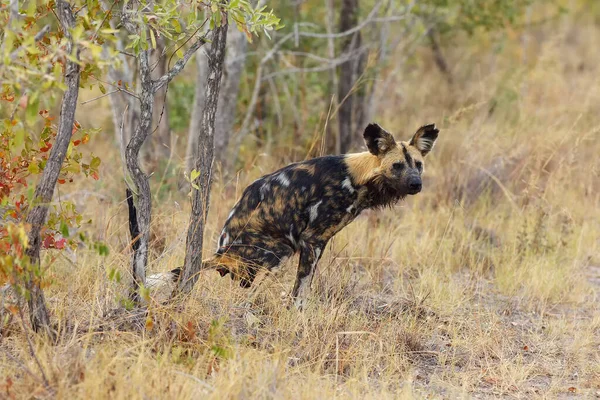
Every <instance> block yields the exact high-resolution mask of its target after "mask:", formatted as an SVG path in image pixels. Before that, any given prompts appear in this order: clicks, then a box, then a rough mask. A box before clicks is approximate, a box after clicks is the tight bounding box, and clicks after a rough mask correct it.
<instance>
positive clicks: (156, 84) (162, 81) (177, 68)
mask: <svg viewBox="0 0 600 400" xmlns="http://www.w3.org/2000/svg"><path fill="white" fill-rule="evenodd" d="M199 29H200V28H199ZM205 43H206V36H202V37H199V38H198V40H196V41H195V42H194V44H192V45H191V46H190V48H189V49H187V50H186V51H185V53H184V54H183V58H182V59H180V60H178V61H177V62H176V63H175V65H174V66H173V68H171V69H170V70H169V72H167V73H166V74H164V75H163V76H161V77H160V78H158V79H157V80H155V81H153V87H152V91H153V93H156V92H158V91H159V90H160V88H162V87H163V86H164V85H166V84H168V83H169V82H171V81H172V80H173V78H175V77H176V76H177V74H179V73H180V72H181V70H182V69H183V68H184V67H185V64H187V62H188V60H189V59H190V58H191V57H192V56H193V55H194V53H195V52H196V51H197V50H198V49H199V48H200V47H202V46H203V45H204V44H205Z"/></svg>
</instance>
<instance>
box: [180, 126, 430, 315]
mask: <svg viewBox="0 0 600 400" xmlns="http://www.w3.org/2000/svg"><path fill="white" fill-rule="evenodd" d="M438 132H439V131H438V129H436V128H435V125H426V126H423V127H421V128H419V130H417V132H416V133H415V134H414V136H413V137H412V139H411V140H410V141H409V142H396V141H395V140H394V138H393V136H392V135H391V134H390V133H388V132H387V131H385V130H384V129H382V128H381V127H380V126H379V125H377V124H370V125H368V126H367V127H366V129H365V131H364V134H363V137H364V140H365V143H366V145H367V148H368V150H369V151H367V152H363V153H355V154H346V155H340V156H325V157H318V158H314V159H311V160H308V161H304V162H299V163H295V164H291V165H288V166H287V167H284V168H282V169H280V170H278V171H276V172H273V173H272V174H269V175H265V176H263V177H261V178H259V179H257V180H256V181H254V182H253V183H252V184H250V185H249V186H248V187H247V188H246V189H245V190H244V192H243V194H242V197H241V199H240V200H239V201H238V202H237V204H236V205H235V206H234V207H233V209H232V210H231V213H230V214H229V217H228V218H227V221H225V226H224V227H223V230H222V231H221V234H220V237H219V243H218V248H217V251H216V254H214V256H213V257H211V258H210V259H208V260H205V261H203V268H214V269H217V271H219V273H220V274H221V276H225V275H226V274H228V273H231V275H232V279H234V278H235V279H239V280H240V284H241V286H242V287H250V285H251V284H252V282H253V280H254V278H255V276H256V274H257V272H258V271H259V269H261V268H265V269H267V270H269V271H270V270H273V269H275V268H278V267H280V266H281V265H282V264H283V263H284V262H285V260H287V259H288V258H290V257H291V256H292V255H294V254H295V253H296V252H300V263H299V265H298V271H297V276H296V283H295V285H294V289H293V291H292V297H293V298H294V299H295V305H296V307H298V308H302V307H303V305H304V302H305V300H306V297H307V295H308V292H309V289H310V286H311V281H312V278H313V276H314V273H315V269H316V266H317V263H318V262H319V258H320V257H321V255H322V254H323V250H324V249H325V246H326V245H327V242H328V241H329V239H331V238H332V237H333V236H334V235H335V234H336V233H338V232H339V231H340V230H341V229H342V228H344V227H345V226H346V225H348V224H349V223H350V222H352V221H353V220H354V219H355V218H356V217H357V216H358V215H359V214H360V213H361V211H363V210H365V209H367V208H382V207H385V206H391V205H394V204H395V203H397V202H398V201H399V200H401V199H402V198H404V197H405V196H406V195H414V194H417V193H419V192H420V191H421V185H422V184H421V174H422V173H423V158H424V157H425V156H426V155H427V153H429V151H430V150H431V149H432V148H433V145H434V143H435V141H436V139H437V137H438ZM173 272H175V273H177V272H179V271H177V270H175V271H173Z"/></svg>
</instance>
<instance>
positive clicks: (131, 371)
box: [0, 12, 600, 399]
mask: <svg viewBox="0 0 600 400" xmlns="http://www.w3.org/2000/svg"><path fill="white" fill-rule="evenodd" d="M503 35H505V36H506V38H505V41H504V49H503V51H502V52H495V51H494V49H495V46H496V45H497V43H496V42H494V40H493V39H494V38H496V37H497V35H496V36H495V35H493V34H491V35H482V36H481V38H479V40H478V41H477V45H475V44H473V43H474V42H473V41H467V40H466V39H464V38H463V39H462V40H459V41H458V42H457V44H456V45H455V46H452V47H451V48H448V49H447V50H446V56H447V58H448V62H449V64H450V65H451V67H452V73H453V76H454V82H453V84H452V85H450V84H448V83H446V81H445V79H444V77H443V76H442V75H441V74H440V73H439V72H438V71H437V70H436V68H435V65H434V64H433V62H432V56H431V54H430V52H429V50H428V49H426V48H424V49H422V50H420V51H419V52H418V54H417V56H416V59H415V61H414V62H412V63H410V64H407V65H406V66H405V67H404V68H403V69H402V70H399V71H398V70H389V71H384V72H383V78H387V77H389V76H390V75H389V74H394V75H393V76H392V77H391V78H390V81H389V82H390V84H389V85H386V87H385V88H383V87H380V88H379V91H378V94H377V95H378V96H381V97H382V98H383V100H382V102H383V104H384V105H385V107H384V109H383V110H382V111H381V112H378V114H377V115H376V120H377V122H379V123H380V124H381V125H382V126H384V127H385V128H386V129H388V130H390V131H392V132H393V133H394V134H395V135H396V136H397V139H400V138H403V139H406V138H408V137H410V135H411V134H412V133H413V132H414V131H415V130H416V128H417V127H418V126H420V125H422V124H424V123H429V122H435V123H437V125H438V127H439V128H440V137H439V140H438V142H437V144H436V147H435V148H434V150H433V152H432V153H431V155H429V156H428V157H427V159H426V165H425V178H424V189H423V192H422V193H421V194H419V195H418V196H416V197H411V198H408V199H407V200H406V201H404V202H403V203H402V204H401V205H399V206H397V207H395V208H394V209H392V210H385V211H382V212H372V211H371V212H365V213H364V214H363V215H361V217H359V218H358V219H357V220H356V221H355V222H354V223H353V224H351V225H350V226H349V227H347V228H346V229H345V230H343V231H342V232H341V233H340V234H339V235H338V236H336V237H335V238H334V240H333V241H332V242H331V243H330V245H329V246H328V248H327V250H326V252H325V255H324V256H323V258H322V261H321V262H320V264H319V267H318V270H317V275H316V277H315V279H314V282H313V289H312V297H311V298H310V302H309V306H308V309H307V310H305V311H304V312H298V311H296V310H295V309H289V310H288V309H287V308H286V307H285V304H286V298H285V296H286V295H287V293H289V291H290V290H291V286H292V284H293V279H294V277H295V267H296V265H295V263H296V259H294V260H292V261H291V262H290V263H288V265H287V267H285V268H284V271H283V274H281V275H279V276H277V277H267V278H265V279H262V280H261V281H262V282H261V284H260V285H259V286H258V290H257V291H256V292H250V291H248V290H245V289H241V288H240V287H239V286H238V285H237V283H235V282H232V281H231V280H230V279H229V278H226V279H221V278H220V277H219V275H218V274H217V273H215V272H214V271H212V272H208V273H206V274H203V275H202V276H201V277H200V280H199V281H198V284H197V285H196V287H195V290H194V291H193V293H192V295H191V298H189V299H188V300H187V301H186V302H184V303H182V304H178V305H170V306H163V305H160V303H159V302H157V301H152V302H151V303H150V304H149V312H150V317H149V319H148V320H146V321H145V320H144V319H142V320H141V326H140V320H139V319H137V320H128V319H127V318H126V315H127V314H120V315H119V317H118V318H110V317H107V316H106V315H107V313H109V311H110V310H112V309H114V308H115V307H117V306H118V301H119V298H121V297H123V296H125V295H126V291H127V287H128V285H129V281H130V276H129V267H128V265H129V257H130V252H129V248H128V244H129V233H128V228H127V214H126V204H125V202H124V184H123V181H122V179H121V176H122V173H121V167H120V164H119V162H118V160H119V155H118V149H117V148H116V146H114V145H113V144H112V143H111V142H110V140H107V139H106V138H109V139H111V140H112V133H110V129H111V128H110V127H111V120H110V110H109V108H108V104H107V103H96V104H95V105H94V106H93V107H92V108H87V109H86V108H85V107H81V109H80V110H79V111H78V113H79V114H78V118H79V120H80V121H81V122H82V124H89V125H91V126H106V127H107V132H105V133H103V134H100V135H98V136H97V137H96V138H95V139H93V144H92V147H93V148H94V152H95V153H96V154H100V155H101V157H102V160H103V166H102V170H101V172H102V174H101V179H100V180H99V181H97V182H96V181H92V180H87V181H82V182H80V183H78V184H77V185H76V186H75V187H74V188H70V190H73V194H71V195H70V196H72V199H76V202H77V204H78V205H79V207H80V209H81V211H82V212H83V213H84V215H85V216H86V217H90V218H93V223H92V224H91V225H90V226H87V227H86V228H85V229H86V230H87V231H88V232H89V233H90V235H91V236H92V237H93V238H94V239H97V240H104V241H106V242H107V243H108V245H109V247H110V254H109V256H107V257H100V256H98V255H97V254H96V253H95V252H93V251H91V250H86V249H81V250H79V251H78V252H77V254H76V255H71V256H69V257H70V261H69V260H67V257H62V256H61V257H59V258H58V259H57V260H56V261H54V263H53V264H52V265H51V266H50V268H49V269H48V273H49V274H50V275H51V276H52V278H53V280H54V283H53V284H52V285H51V287H50V288H49V289H47V293H46V295H47V300H48V304H49V307H50V310H51V312H52V316H53V321H54V322H56V323H57V324H58V326H59V329H60V340H59V344H58V345H50V344H46V343H43V342H42V341H40V339H36V337H35V336H30V337H31V340H32V344H31V346H32V347H31V348H32V349H33V350H34V353H35V355H36V357H35V358H34V357H32V356H31V352H30V348H29V345H28V342H27V341H26V340H25V335H24V333H23V330H22V329H21V324H20V322H19V321H18V319H15V320H14V321H13V323H12V325H11V326H10V329H9V332H8V335H7V336H6V337H5V338H4V339H2V343H1V345H2V347H4V348H5V350H6V351H3V352H0V371H1V373H0V385H4V386H2V387H1V389H2V390H1V391H0V397H7V398H9V397H10V396H14V397H16V398H43V397H45V396H48V395H49V392H48V391H47V390H46V389H45V388H44V385H43V383H42V379H43V377H42V373H41V372H40V371H41V370H43V371H44V374H45V376H46V379H47V380H48V382H49V384H50V386H51V388H53V390H54V391H55V394H56V397H58V398H65V399H73V398H82V399H88V398H94V399H100V398H107V399H108V398H110V399H138V398H139V399H154V398H177V399H191V398H211V399H212V398H214V399H221V398H240V399H246V398H278V399H279V398H286V399H287V398H293V399H301V398H311V399H312V398H373V399H383V398H394V399H396V398H406V399H412V398H419V399H420V398H448V399H454V398H571V397H577V398H598V397H600V308H599V304H600V302H599V300H600V298H599V294H600V157H599V155H600V133H599V132H600V114H599V110H600V68H599V67H598V65H600V46H598V43H600V29H599V26H598V24H597V23H595V21H594V19H593V18H592V16H590V15H588V14H587V13H585V12H580V13H572V14H568V15H566V16H563V17H561V18H560V19H558V20H557V21H554V22H552V23H550V24H540V25H536V26H533V27H532V28H530V29H528V30H526V31H524V32H521V31H519V32H513V31H509V32H504V33H503ZM383 78H382V79H383ZM322 101H323V104H324V107H323V109H324V110H325V111H326V109H327V106H326V103H327V101H326V100H324V99H323V100H322ZM102 108H106V109H105V110H102ZM314 129H315V131H318V132H322V131H323V127H322V126H321V127H315V128H314ZM312 133H313V132H312V131H311V132H310V134H312ZM357 134H360V133H358V132H357ZM182 141H183V142H185V140H184V139H183V140H180V141H179V142H180V143H181V142H182ZM285 146H286V144H285V143H275V144H274V148H273V152H272V154H278V156H274V155H265V154H261V155H258V154H250V153H249V152H248V151H246V152H245V153H243V154H242V157H243V158H245V159H247V160H256V161H255V162H254V161H253V162H250V161H249V162H246V165H247V166H248V168H246V169H243V170H241V171H239V173H238V174H237V175H236V176H235V177H233V178H230V179H228V180H222V179H220V178H219V176H217V177H216V182H215V184H214V186H213V192H212V202H211V207H210V212H209V224H208V229H207V231H206V240H205V242H206V246H205V251H206V252H210V251H212V250H213V249H214V248H215V245H216V239H217V235H218V232H219V230H220V228H221V224H222V223H223V222H224V220H225V218H226V216H227V214H228V212H229V209H230V207H231V206H232V205H233V204H234V203H235V201H236V198H237V196H238V195H239V194H240V193H241V190H243V188H244V187H245V186H246V185H247V184H248V183H250V182H252V181H253V180H254V179H256V178H257V177H258V176H260V175H262V174H264V173H267V172H270V171H272V170H274V169H277V168H279V167H281V166H283V165H284V164H285V163H286V162H289V161H291V159H292V158H291V157H292V156H291V155H290V153H289V151H288V152H287V153H286V150H285ZM306 150H308V149H306ZM358 150H361V149H358V148H357V151H358ZM183 153H184V152H181V151H179V150H178V151H177V152H176V154H175V156H174V158H173V163H175V164H181V163H182V156H181V154H183ZM280 154H285V157H281V156H280ZM301 158H302V156H300V157H298V156H296V157H295V159H296V160H297V159H301ZM160 178H161V177H160V176H157V175H155V176H153V177H152V183H151V184H152V188H153V191H155V192H156V193H158V192H159V191H160V190H161V187H160V186H161V179H160ZM60 195H61V196H69V193H60ZM153 207H154V208H153V229H154V231H153V240H154V241H153V245H154V248H153V254H152V257H151V264H150V266H149V269H150V273H153V272H157V271H166V270H168V269H170V268H173V267H175V266H179V265H180V264H181V262H182V260H183V252H184V247H185V243H184V241H185V233H186V230H187V224H188V215H189V209H190V206H189V201H188V198H187V197H186V195H185V193H181V192H177V191H166V192H165V191H164V190H163V191H162V192H161V195H160V196H157V197H156V199H155V201H154V205H153ZM48 260H49V256H48V257H47V259H46V261H48ZM113 269H116V270H118V271H119V272H120V274H121V275H122V277H123V279H122V281H121V282H120V283H117V282H114V281H111V280H109V278H108V275H109V272H110V271H111V270H113ZM251 293H253V295H252V296H251ZM9 355H10V356H9ZM36 359H37V361H36ZM37 362H39V365H38V364H37Z"/></svg>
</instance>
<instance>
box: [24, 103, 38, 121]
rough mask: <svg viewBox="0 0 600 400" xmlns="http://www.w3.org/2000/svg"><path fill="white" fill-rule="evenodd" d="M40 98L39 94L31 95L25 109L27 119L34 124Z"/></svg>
mask: <svg viewBox="0 0 600 400" xmlns="http://www.w3.org/2000/svg"><path fill="white" fill-rule="evenodd" d="M39 105H40V99H39V98H38V97H37V96H31V97H29V101H28V102H27V108H26V110H25V120H26V121H27V123H28V124H30V125H33V124H34V123H35V120H36V119H37V115H38V110H39Z"/></svg>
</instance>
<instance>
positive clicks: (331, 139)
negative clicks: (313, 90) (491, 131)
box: [325, 0, 339, 154]
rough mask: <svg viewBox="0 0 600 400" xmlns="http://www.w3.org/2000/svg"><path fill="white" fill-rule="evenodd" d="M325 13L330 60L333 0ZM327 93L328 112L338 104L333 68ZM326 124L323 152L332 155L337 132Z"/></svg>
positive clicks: (335, 148)
mask: <svg viewBox="0 0 600 400" xmlns="http://www.w3.org/2000/svg"><path fill="white" fill-rule="evenodd" d="M326 7H327V13H326V16H325V27H326V28H327V35H328V38H327V56H328V57H329V59H330V60H334V59H335V41H334V37H333V33H334V26H335V4H334V0H326ZM328 92H329V93H331V94H332V95H333V96H332V97H331V98H330V99H329V101H330V102H331V104H328V105H327V108H328V110H329V109H331V110H335V109H336V107H337V104H338V101H339V99H338V98H337V96H336V95H337V93H338V92H339V86H338V76H337V73H336V71H335V68H331V69H330V70H329V91H328ZM332 117H333V115H328V118H332ZM326 122H327V130H326V132H325V134H326V135H327V137H326V140H325V150H326V151H327V153H328V154H331V153H334V152H336V151H337V150H338V149H339V145H338V142H339V134H338V130H337V129H335V126H334V124H333V123H331V121H326Z"/></svg>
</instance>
